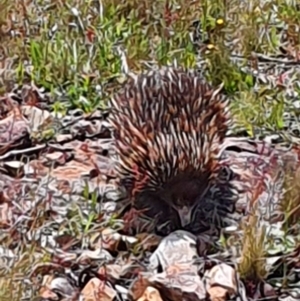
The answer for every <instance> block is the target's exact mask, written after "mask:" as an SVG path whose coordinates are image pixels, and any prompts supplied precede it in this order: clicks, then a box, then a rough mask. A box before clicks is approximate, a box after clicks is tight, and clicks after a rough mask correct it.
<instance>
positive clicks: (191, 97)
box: [110, 67, 230, 206]
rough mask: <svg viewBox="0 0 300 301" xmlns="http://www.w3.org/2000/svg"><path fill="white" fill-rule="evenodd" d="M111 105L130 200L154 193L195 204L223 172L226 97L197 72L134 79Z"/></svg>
mask: <svg viewBox="0 0 300 301" xmlns="http://www.w3.org/2000/svg"><path fill="white" fill-rule="evenodd" d="M111 106H112V112H111V114H110V121H111V124H112V126H113V130H114V138H115V144H116V152H117V155H118V164H117V170H118V172H119V176H120V179H121V181H122V183H123V185H124V186H125V188H126V189H127V190H128V192H129V195H130V196H131V198H133V199H134V198H135V197H137V195H136V194H138V193H139V192H145V191H152V192H153V191H155V192H156V193H158V195H159V198H161V199H163V200H164V201H166V202H167V203H169V204H171V205H174V204H175V205H176V206H177V205H179V206H180V205H182V204H185V205H188V206H190V205H193V204H194V203H195V202H196V201H197V200H198V199H199V197H201V196H202V195H203V193H204V191H205V190H206V189H207V187H208V186H209V183H210V181H211V180H212V179H213V178H214V177H216V175H217V173H218V169H219V164H218V157H219V152H220V145H221V143H222V141H223V139H224V137H225V135H226V132H227V129H228V125H229V121H230V116H229V113H228V108H227V100H226V99H225V97H224V96H222V95H220V94H218V91H217V90H214V89H213V88H212V87H210V86H209V85H208V84H207V83H206V82H205V81H204V80H203V79H200V78H199V77H198V76H197V75H196V74H194V73H193V72H190V71H183V70H180V69H174V68H170V67H165V68H161V69H160V70H159V71H150V72H147V73H145V74H141V75H138V76H137V77H136V78H135V79H130V80H129V82H127V83H126V85H125V87H124V89H123V90H122V91H121V92H119V93H118V94H117V95H115V96H114V98H112V100H111Z"/></svg>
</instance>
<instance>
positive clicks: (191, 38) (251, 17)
mask: <svg viewBox="0 0 300 301" xmlns="http://www.w3.org/2000/svg"><path fill="white" fill-rule="evenodd" d="M289 2H291V3H289ZM294 2H295V3H293V1H288V0H270V1H263V0H262V1H259V0H251V1H240V0H238V1H236V0H226V1H225V0H217V1H209V0H204V1H199V0H194V1H190V2H189V3H187V2H186V1H183V0H153V1H148V0H126V1H121V0H99V1H92V0H88V1H79V0H75V1H74V0H72V1H71V0H60V1H50V0H49V1H41V0H28V1H25V0H18V1H9V0H0V97H2V98H1V103H0V121H1V122H2V123H1V124H0V142H1V145H0V163H1V165H0V301H7V300H10V301H17V300H24V299H26V298H27V299H32V296H35V295H36V294H37V293H38V292H39V293H40V294H42V293H41V291H38V288H39V284H40V282H38V281H37V280H36V278H34V275H35V274H34V275H33V274H32V273H33V271H34V272H37V270H38V272H39V273H40V274H42V275H43V276H44V275H48V274H52V272H53V271H54V270H55V271H57V269H59V268H61V267H63V268H67V267H69V264H70V262H69V261H68V260H70V261H71V259H70V257H68V256H71V255H70V254H71V253H72V252H71V253H68V252H67V251H68V250H70V249H72V248H73V249H76V248H77V249H76V250H81V249H84V250H87V249H89V248H90V249H92V250H93V251H95V250H97V246H99V245H97V243H95V242H94V241H95V240H96V239H95V237H94V236H95V233H100V232H101V233H102V231H103V230H104V229H106V228H110V229H117V230H119V229H122V230H123V232H125V231H124V228H122V227H123V222H124V221H123V220H122V218H121V217H120V215H119V214H118V213H116V212H115V213H114V214H111V215H109V214H108V217H106V214H105V213H103V212H102V206H104V205H103V201H104V199H105V198H108V199H109V197H107V196H106V194H109V193H110V192H111V191H109V189H110V188H111V187H109V188H107V189H106V188H103V187H104V184H103V182H105V181H104V180H103V179H102V178H101V177H104V176H107V178H110V177H113V176H111V174H110V172H111V167H110V165H109V163H107V161H105V160H104V159H103V158H104V157H105V156H106V153H107V152H108V151H109V145H108V144H107V142H106V140H105V139H106V138H107V137H108V134H107V130H106V129H103V127H104V126H103V125H102V122H103V119H105V118H104V117H103V114H104V115H105V114H106V111H105V109H106V100H107V98H108V97H110V96H111V94H112V92H113V91H115V90H116V89H118V88H119V87H120V85H121V84H122V83H123V82H124V77H125V73H127V72H128V70H129V71H131V72H140V71H141V70H143V69H149V68H153V67H155V66H162V65H170V64H177V65H179V66H184V67H187V68H194V69H198V70H199V72H200V73H202V74H203V76H205V77H206V79H207V80H208V81H209V82H211V83H212V84H213V85H214V86H218V85H220V84H221V83H223V84H224V86H223V92H224V93H226V94H227V95H229V96H230V97H231V99H232V101H231V108H230V109H231V110H232V113H233V116H234V120H235V127H234V128H233V133H234V134H235V135H237V136H240V135H245V136H249V137H251V138H253V137H255V138H257V137H259V138H261V137H269V136H270V135H273V134H276V135H277V136H278V137H277V136H276V139H277V140H281V141H284V142H286V143H291V142H292V143H293V145H294V147H295V149H294V154H297V155H298V153H299V147H298V143H299V133H300V127H299V124H300V121H299V115H300V114H299V109H300V104H299V100H298V99H299V91H300V84H299V83H300V72H299V71H300V68H299V66H300V31H299V22H300V7H299V4H297V2H296V1H294ZM25 107H27V108H28V107H29V108H30V110H29V111H30V112H33V108H38V109H41V110H45V111H46V112H48V113H47V114H48V115H47V116H44V115H43V114H41V112H40V111H37V113H35V112H33V113H32V115H30V114H31V113H30V112H29V113H28V110H27V109H26V110H27V111H26V112H25V111H24V110H25ZM12 115H13V116H16V120H17V121H18V122H16V129H15V130H12V131H11V132H12V134H11V135H10V134H9V135H8V130H7V129H8V128H9V129H10V127H9V125H7V123H5V122H6V120H9V118H10V116H12ZM24 116H25V117H26V118H27V119H28V120H30V121H32V122H33V124H34V128H32V130H30V131H29V132H26V130H24V127H25V125H24V124H23V123H24V121H23V119H22V118H23V117H24ZM35 116H37V117H35ZM76 122H79V123H78V124H77V123H76ZM23 130H24V131H23ZM2 136H3V138H2ZM15 137H17V138H15ZM93 138H95V139H94V140H93ZM100 138H103V140H104V142H103V144H101V146H99V145H98V144H97V143H96V142H95V141H96V140H97V139H100ZM72 139H73V140H72ZM61 141H63V142H61ZM74 141H75V142H74ZM72 143H73V144H72ZM28 149H30V151H28ZM257 153H259V151H257ZM263 158H264V159H265V160H266V161H268V160H269V159H270V158H269V157H268V155H266V154H264V157H263ZM72 160H73V161H72ZM101 160H102V161H101ZM253 160H255V158H254V159H253ZM274 160H275V159H274ZM276 160H277V159H276ZM16 162H17V163H16ZM70 162H71V163H70ZM99 162H101V164H99ZM270 162H271V159H270ZM295 162H296V161H295ZM296 163H298V164H299V162H298V161H297V162H296ZM296 163H294V164H293V163H292V165H293V166H292V167H296ZM283 164H286V162H285V161H284V160H283ZM257 168H258V169H259V168H261V170H264V171H265V174H268V176H269V174H271V172H269V170H268V167H264V168H265V169H263V168H262V167H261V166H258V167H257ZM103 170H105V172H106V173H104V171H103ZM261 170H260V171H261ZM16 171H17V172H16ZM298 173H299V172H298ZM298 173H297V174H296V175H295V173H294V171H292V172H289V173H288V175H287V176H286V178H285V182H284V188H285V191H286V193H285V194H284V199H283V201H282V203H281V214H282V216H283V221H284V222H283V223H282V225H281V226H282V228H281V231H284V235H283V236H282V237H281V238H280V243H281V244H282V245H283V244H284V243H286V242H287V241H289V239H291V237H292V241H293V243H294V244H292V245H289V246H288V247H286V248H285V249H284V251H282V249H280V248H279V249H280V250H281V251H278V252H277V253H276V254H279V255H278V256H281V255H282V256H283V255H284V256H285V257H284V259H283V261H284V268H282V269H285V268H286V269H288V272H286V273H284V272H282V271H281V272H278V269H275V268H274V269H267V268H266V265H267V258H268V256H269V255H270V248H271V246H273V247H274V244H275V243H274V241H275V240H276V237H275V238H274V237H273V236H272V238H269V236H268V234H267V233H268V231H267V230H266V226H265V224H264V223H261V222H260V219H261V216H257V214H258V215H259V213H257V212H256V213H255V215H253V216H250V218H249V220H248V221H247V223H245V224H244V225H242V226H241V228H242V229H243V231H242V233H243V235H242V236H241V237H242V238H241V237H239V238H241V239H239V240H238V241H235V247H236V248H237V249H239V250H240V259H241V261H240V262H239V265H238V269H239V273H240V276H241V278H242V279H243V281H244V283H245V284H246V286H247V281H251V285H252V282H253V283H256V282H264V281H269V280H270V279H269V278H268V277H270V275H271V273H273V272H274V271H275V270H276V271H275V272H276V273H277V274H276V277H275V278H276V279H280V281H281V283H284V285H285V286H286V287H289V284H288V283H289V281H293V280H294V279H292V280H291V279H290V278H289V277H287V276H286V275H287V274H289V273H296V271H294V270H293V263H290V262H291V261H292V260H291V258H292V257H293V256H294V257H297V256H298V255H299V254H298V253H299V242H300V237H299V227H300V222H299V221H300V209H299V208H300V196H299V195H300V194H299V187H298V186H299V185H298V182H297V181H298V180H299V179H298V178H299V175H298ZM270 177H271V176H270ZM87 179H88V181H86V180H87ZM263 181H265V182H267V184H268V183H270V182H268V181H269V177H267V176H266V177H265V178H264V180H263ZM87 182H88V183H87ZM108 182H109V181H108V180H107V183H108ZM53 183H54V184H53ZM107 183H106V184H107ZM110 184H111V186H113V185H114V182H112V183H110ZM267 184H266V185H265V186H264V187H263V188H262V187H261V186H259V187H258V188H257V187H254V186H253V187H251V189H253V190H255V189H257V190H258V191H252V193H253V195H254V196H256V199H253V200H251V204H254V203H255V202H256V201H257V199H259V197H260V194H261V193H262V191H263V190H260V189H265V191H267V193H268V192H269V191H268V189H271V188H270V187H269V186H268V185H267ZM273 184H274V183H273V182H272V185H273ZM51 185H52V186H51ZM274 185H275V184H274ZM50 186H51V187H52V188H51V189H53V190H51V189H50V188H49V187H50ZM54 187H55V188H54ZM2 190H3V191H2ZM1 191H2V192H1ZM49 191H51V192H49ZM270 193H271V192H270ZM59 198H61V199H59ZM275 198H276V197H274V199H275ZM112 199H114V196H112ZM62 200H63V201H62ZM55 210H57V212H55ZM118 210H119V208H118ZM276 210H277V209H276ZM119 211H120V212H121V210H119ZM119 211H118V212H119ZM276 222H278V221H276ZM262 225H263V226H262ZM278 231H279V230H278ZM51 233H52V234H51ZM53 233H54V234H53ZM125 234H126V233H125ZM272 235H273V234H272ZM56 236H57V237H59V238H53V237H56ZM267 236H268V237H267ZM286 237H288V239H287V238H286ZM222 239H223V240H224V241H222V247H221V249H222V251H224V250H225V249H231V248H232V247H233V246H231V245H229V244H230V242H232V240H230V239H228V241H227V240H226V239H227V238H226V239H225V238H224V237H223V238H222ZM54 241H55V242H56V243H58V247H57V245H55V243H54ZM143 241H144V240H143ZM138 243H140V240H139V241H138ZM105 244H106V245H105V246H108V245H109V246H110V248H111V245H110V242H106V241H105ZM120 244H121V243H119V244H118V246H116V247H115V246H114V247H113V250H112V249H110V251H112V253H113V254H115V253H116V252H117V251H118V250H119V249H118V248H120V249H122V246H123V245H122V246H121V247H120V246H119V245H120ZM123 244H124V245H126V244H130V243H129V242H126V243H123ZM132 244H133V246H131V250H135V251H133V253H138V252H144V251H145V250H144V249H143V248H145V246H144V245H143V248H141V246H140V245H134V243H132ZM236 244H238V245H236ZM54 246H56V247H54ZM56 248H57V250H59V251H57V250H56ZM123 248H125V247H124V246H123ZM73 249H72V250H73ZM142 249H143V250H142ZM297 250H298V253H297ZM280 252H281V253H280ZM83 253H84V252H83ZM76 254H77V253H76ZM291 254H292V255H291ZM293 254H294V255H293ZM295 254H296V255H295ZM297 254H298V255H297ZM72 255H73V253H72ZM77 255H78V254H77ZM77 255H76V256H77ZM98 255H99V254H94V255H93V256H95V257H93V256H90V257H88V255H86V254H85V253H84V256H86V257H84V256H83V255H82V258H84V259H82V258H81V261H80V260H78V262H79V263H80V264H82V265H87V264H90V263H91V262H93V260H96V259H97V260H99V258H100V257H97V256H98ZM134 255H136V257H142V256H141V255H138V254H134ZM74 256H75V255H74ZM80 256H81V255H80ZM288 256H291V257H288ZM294 257H293V258H294ZM91 258H92V259H91ZM95 258H96V259H95ZM298 258H299V257H298ZM72 260H73V259H72ZM76 260H77V259H76ZM101 260H102V259H101ZM232 260H234V258H233V259H232ZM286 262H288V264H285V263H286ZM44 264H47V267H45V266H43V265H44ZM80 264H78V266H79V265H80ZM296 264H297V263H295V264H294V265H296ZM39 265H42V266H43V268H40V269H39ZM78 266H77V261H76V268H78ZM72 267H73V266H72ZM297 267H298V270H297V271H298V272H297V273H299V264H298V266H297ZM78 269H79V268H78ZM40 270H42V271H40ZM295 270H296V268H295ZM76 271H77V270H76ZM291 271H294V272H291ZM275 272H274V273H275ZM37 274H38V273H37ZM278 275H279V276H278ZM298 277H299V275H298ZM33 278H34V280H33ZM298 279H299V278H298ZM24 280H25V281H24ZM276 281H277V280H276ZM270 283H273V282H272V281H271V280H270ZM298 285H299V282H298ZM274 286H277V288H278V286H279V284H278V281H277V282H276V284H275V285H274ZM49 298H50V297H49Z"/></svg>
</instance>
